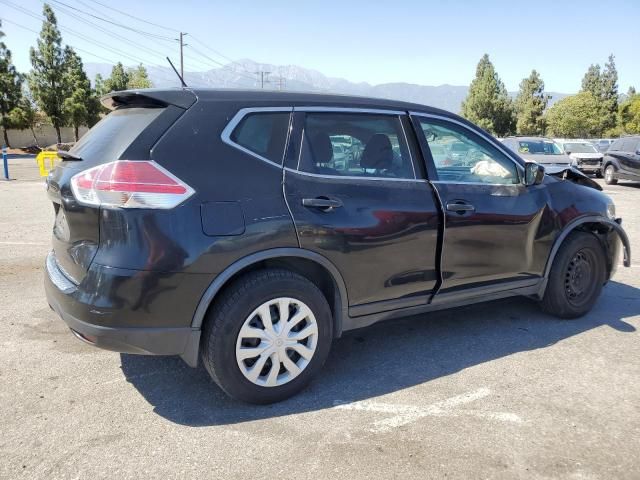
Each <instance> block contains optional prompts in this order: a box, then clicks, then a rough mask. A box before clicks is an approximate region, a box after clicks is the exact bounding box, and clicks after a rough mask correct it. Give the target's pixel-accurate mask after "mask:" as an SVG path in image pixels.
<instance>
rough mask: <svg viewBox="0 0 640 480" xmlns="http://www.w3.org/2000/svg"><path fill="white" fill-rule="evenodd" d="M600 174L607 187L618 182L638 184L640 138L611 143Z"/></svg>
mask: <svg viewBox="0 0 640 480" xmlns="http://www.w3.org/2000/svg"><path fill="white" fill-rule="evenodd" d="M602 172H603V175H604V181H605V183H607V184H608V185H613V184H616V183H618V180H634V181H636V182H640V136H639V135H636V136H630V137H622V138H619V139H617V140H616V141H615V142H613V144H612V145H611V146H610V147H609V149H608V150H607V152H606V153H605V156H604V160H603V161H602Z"/></svg>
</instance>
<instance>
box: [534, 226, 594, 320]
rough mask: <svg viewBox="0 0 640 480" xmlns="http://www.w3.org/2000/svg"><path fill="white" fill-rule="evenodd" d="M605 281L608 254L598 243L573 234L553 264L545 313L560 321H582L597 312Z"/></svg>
mask: <svg viewBox="0 0 640 480" xmlns="http://www.w3.org/2000/svg"><path fill="white" fill-rule="evenodd" d="M605 279H606V259H605V253H604V250H603V248H602V245H601V244H600V242H599V241H598V239H597V238H596V237H595V235H593V234H591V233H586V232H573V233H571V234H570V235H569V236H568V237H567V238H566V239H565V241H564V243H563V244H562V246H561V247H560V250H559V251H558V253H557V255H556V257H555V259H554V261H553V265H552V267H551V272H550V273H549V280H548V283H547V289H546V290H545V293H544V297H543V298H542V302H541V303H542V309H543V310H544V311H545V312H547V313H550V314H551V315H555V316H556V317H560V318H566V319H570V318H578V317H581V316H583V315H585V314H586V313H588V312H589V311H590V310H591V309H592V308H593V305H594V304H595V303H596V301H597V300H598V297H599V296H600V292H601V291H602V286H603V285H604V282H605Z"/></svg>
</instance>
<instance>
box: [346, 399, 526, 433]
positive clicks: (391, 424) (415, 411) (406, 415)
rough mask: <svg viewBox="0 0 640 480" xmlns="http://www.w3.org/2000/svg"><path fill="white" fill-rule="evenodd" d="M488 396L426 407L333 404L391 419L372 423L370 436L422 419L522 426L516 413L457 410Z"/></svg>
mask: <svg viewBox="0 0 640 480" xmlns="http://www.w3.org/2000/svg"><path fill="white" fill-rule="evenodd" d="M489 395H491V391H490V390H489V389H488V388H479V389H477V390H474V391H473V392H469V393H464V394H462V395H456V396H455V397H451V398H447V399H445V400H442V401H440V402H436V403H433V404H431V405H426V406H414V405H397V404H391V403H383V402H376V401H373V400H362V401H359V402H352V403H342V402H340V401H335V402H334V408H336V409H338V410H357V411H364V412H375V413H383V414H388V415H392V416H391V417H390V418H385V419H383V420H376V421H374V422H373V426H372V428H371V431H372V432H387V431H389V430H392V429H394V428H398V427H401V426H404V425H408V424H410V423H413V422H415V421H417V420H419V419H421V418H424V417H458V416H461V415H470V416H474V417H479V418H488V419H491V420H498V421H501V422H509V423H516V424H519V423H523V421H522V419H521V418H520V417H519V416H518V415H516V414H515V413H509V412H484V411H480V410H461V409H456V407H458V406H461V405H466V404H468V403H471V402H475V401H477V400H480V399H482V398H485V397H488V396H489Z"/></svg>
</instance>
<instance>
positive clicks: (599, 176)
mask: <svg viewBox="0 0 640 480" xmlns="http://www.w3.org/2000/svg"><path fill="white" fill-rule="evenodd" d="M596 178H602V171H600V170H596Z"/></svg>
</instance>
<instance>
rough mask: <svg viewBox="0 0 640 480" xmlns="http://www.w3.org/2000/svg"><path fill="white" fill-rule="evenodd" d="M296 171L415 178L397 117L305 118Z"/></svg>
mask: <svg viewBox="0 0 640 480" xmlns="http://www.w3.org/2000/svg"><path fill="white" fill-rule="evenodd" d="M298 170H300V171H303V172H308V173H315V174H320V175H331V176H350V177H354V176H355V177H371V178H411V179H413V178H415V175H414V171H413V164H412V160H411V156H410V154H409V149H408V148H407V144H406V142H405V139H404V133H403V131H402V125H401V123H400V118H399V117H398V116H397V115H385V114H373V113H342V112H331V113H329V112H327V113H325V112H323V113H315V112H314V113H307V114H306V115H305V123H304V134H303V137H302V146H301V149H300V158H299V163H298Z"/></svg>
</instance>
